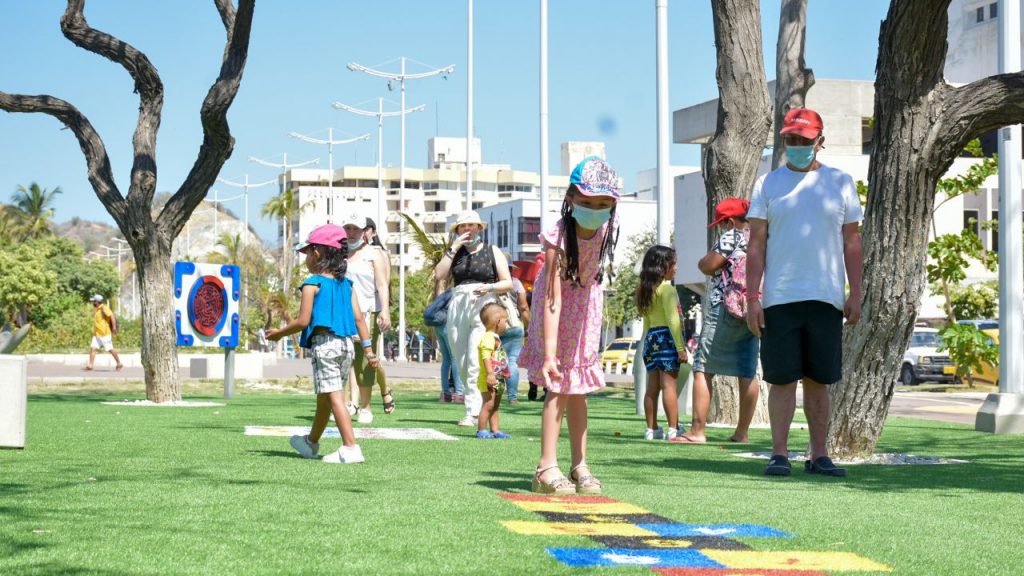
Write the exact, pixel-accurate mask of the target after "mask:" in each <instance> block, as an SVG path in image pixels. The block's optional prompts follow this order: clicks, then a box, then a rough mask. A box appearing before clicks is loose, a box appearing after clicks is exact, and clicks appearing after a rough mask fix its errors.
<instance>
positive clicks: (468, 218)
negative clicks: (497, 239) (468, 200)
mask: <svg viewBox="0 0 1024 576" xmlns="http://www.w3.org/2000/svg"><path fill="white" fill-rule="evenodd" d="M463 224H479V225H480V229H481V230H483V229H484V228H487V224H486V223H485V222H484V221H483V220H481V219H480V215H479V214H477V213H476V211H474V210H466V211H465V212H463V213H462V214H459V217H458V218H456V219H455V223H454V224H452V226H451V231H452V232H455V230H457V229H458V228H459V226H462V225H463Z"/></svg>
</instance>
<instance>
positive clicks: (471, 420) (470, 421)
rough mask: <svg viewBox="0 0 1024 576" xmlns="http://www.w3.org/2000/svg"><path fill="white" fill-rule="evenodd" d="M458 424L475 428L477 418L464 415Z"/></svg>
mask: <svg viewBox="0 0 1024 576" xmlns="http://www.w3.org/2000/svg"><path fill="white" fill-rule="evenodd" d="M458 425H459V426H472V427H474V428H475V427H476V425H477V419H476V418H473V417H472V416H466V417H464V418H463V419H462V420H459V424H458Z"/></svg>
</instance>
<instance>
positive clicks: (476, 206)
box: [473, 202, 484, 210]
mask: <svg viewBox="0 0 1024 576" xmlns="http://www.w3.org/2000/svg"><path fill="white" fill-rule="evenodd" d="M483 207H484V203H483V202H473V210H479V209H481V208H483Z"/></svg>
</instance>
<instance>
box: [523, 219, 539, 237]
mask: <svg viewBox="0 0 1024 576" xmlns="http://www.w3.org/2000/svg"><path fill="white" fill-rule="evenodd" d="M538 234H540V218H525V217H520V218H519V243H520V244H536V243H537V235H538Z"/></svg>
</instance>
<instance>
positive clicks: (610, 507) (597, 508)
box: [511, 500, 648, 514]
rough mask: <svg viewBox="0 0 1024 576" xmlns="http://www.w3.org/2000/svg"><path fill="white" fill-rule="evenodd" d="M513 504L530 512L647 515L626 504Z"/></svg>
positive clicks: (526, 502) (527, 502) (520, 502)
mask: <svg viewBox="0 0 1024 576" xmlns="http://www.w3.org/2000/svg"><path fill="white" fill-rule="evenodd" d="M511 502H512V503H513V504H515V505H516V506H519V507H520V508H522V509H523V510H529V511H530V512H561V513H563V514H648V512H647V510H644V509H643V508H640V507H638V506H634V505H632V504H626V503H625V502H612V503H575V502H529V501H525V500H511Z"/></svg>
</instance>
